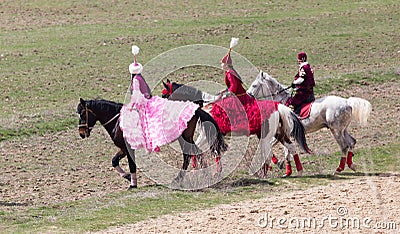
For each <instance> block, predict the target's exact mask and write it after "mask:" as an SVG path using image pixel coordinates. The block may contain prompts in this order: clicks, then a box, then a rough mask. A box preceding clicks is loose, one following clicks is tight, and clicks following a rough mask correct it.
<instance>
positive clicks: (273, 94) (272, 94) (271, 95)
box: [255, 86, 291, 99]
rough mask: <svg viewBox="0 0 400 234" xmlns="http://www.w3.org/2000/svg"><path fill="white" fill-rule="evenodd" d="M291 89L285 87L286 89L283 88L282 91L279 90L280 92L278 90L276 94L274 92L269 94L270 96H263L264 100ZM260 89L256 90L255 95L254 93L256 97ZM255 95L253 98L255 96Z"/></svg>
mask: <svg viewBox="0 0 400 234" xmlns="http://www.w3.org/2000/svg"><path fill="white" fill-rule="evenodd" d="M290 88H291V87H290V86H288V87H286V88H284V89H281V90H279V91H277V92H275V93H271V94H269V95H265V96H264V95H263V96H264V98H265V99H267V98H268V97H272V98H273V97H274V96H276V95H278V94H280V93H282V92H284V91H286V90H288V89H290ZM260 89H261V88H259V89H258V90H257V93H256V95H257V94H258V92H259V91H260ZM256 95H255V96H256Z"/></svg>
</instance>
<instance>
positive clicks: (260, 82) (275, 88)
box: [247, 70, 290, 101]
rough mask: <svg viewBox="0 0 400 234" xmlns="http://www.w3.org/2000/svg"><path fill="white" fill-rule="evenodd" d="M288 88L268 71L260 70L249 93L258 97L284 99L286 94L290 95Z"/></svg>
mask: <svg viewBox="0 0 400 234" xmlns="http://www.w3.org/2000/svg"><path fill="white" fill-rule="evenodd" d="M287 89H288V88H285V87H283V86H282V85H281V84H280V83H279V82H278V81H277V80H276V79H274V78H273V77H271V76H270V75H269V74H268V73H266V72H263V71H262V70H260V72H259V74H258V75H257V77H256V79H255V80H254V81H253V83H252V84H251V85H250V88H249V89H248V90H247V93H248V94H249V95H251V96H253V97H255V98H256V99H273V100H275V101H282V100H283V99H284V98H285V96H289V95H290V94H289V92H288V91H287Z"/></svg>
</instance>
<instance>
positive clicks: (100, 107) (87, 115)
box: [77, 98, 227, 189]
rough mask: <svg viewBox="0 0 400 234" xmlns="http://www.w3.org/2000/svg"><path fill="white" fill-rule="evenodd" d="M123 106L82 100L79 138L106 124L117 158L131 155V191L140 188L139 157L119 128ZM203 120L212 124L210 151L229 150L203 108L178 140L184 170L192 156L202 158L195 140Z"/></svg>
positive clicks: (197, 111) (214, 152)
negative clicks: (137, 159)
mask: <svg viewBox="0 0 400 234" xmlns="http://www.w3.org/2000/svg"><path fill="white" fill-rule="evenodd" d="M122 106H123V104H122V103H116V102H113V101H107V100H98V99H95V100H87V101H85V100H83V99H82V98H81V99H80V103H79V104H78V107H77V113H78V114H79V125H78V129H79V135H80V136H81V137H82V138H86V137H89V136H90V132H91V130H92V128H93V126H94V125H95V124H96V122H97V121H99V122H100V123H101V125H103V127H104V128H105V129H106V131H107V132H108V134H109V135H110V137H111V139H112V140H113V142H114V144H115V145H116V146H117V147H118V148H120V150H119V152H118V153H117V155H119V157H123V156H124V155H128V157H127V158H128V162H129V170H130V173H131V185H130V187H129V189H132V188H136V187H137V178H136V164H135V161H134V159H135V155H132V154H130V153H129V152H133V154H134V150H130V149H128V148H127V147H128V146H129V144H127V143H126V142H125V139H124V137H123V133H122V130H121V129H120V127H119V115H120V111H121V108H122ZM198 120H200V122H202V123H205V122H207V123H209V124H211V125H208V126H210V127H209V128H207V129H206V131H207V136H208V137H207V140H208V141H209V145H210V152H211V154H213V155H214V156H216V157H220V155H221V154H222V153H223V152H224V151H226V150H227V144H226V143H225V141H224V138H223V135H222V134H221V132H220V130H219V127H218V125H217V124H216V122H215V121H214V119H213V118H212V117H211V116H210V115H209V114H208V113H207V112H205V111H203V110H202V109H200V108H199V109H197V110H196V112H195V115H194V116H193V117H192V119H191V120H190V121H189V122H188V125H187V128H186V129H185V130H184V131H183V133H182V135H181V136H180V137H179V138H178V139H177V140H178V141H179V143H180V146H181V148H182V151H183V165H182V169H183V170H187V168H188V165H189V160H190V157H191V156H198V155H200V150H199V149H198V147H197V146H196V144H195V143H194V141H193V136H194V133H195V129H196V124H197V121H198Z"/></svg>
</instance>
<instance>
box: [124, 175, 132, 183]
mask: <svg viewBox="0 0 400 234" xmlns="http://www.w3.org/2000/svg"><path fill="white" fill-rule="evenodd" d="M122 177H124V178H125V179H126V180H128V181H129V182H131V174H125V175H124V176H122Z"/></svg>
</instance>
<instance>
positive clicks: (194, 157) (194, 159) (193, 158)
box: [192, 155, 197, 168]
mask: <svg viewBox="0 0 400 234" xmlns="http://www.w3.org/2000/svg"><path fill="white" fill-rule="evenodd" d="M196 162H197V159H196V155H192V168H196Z"/></svg>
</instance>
